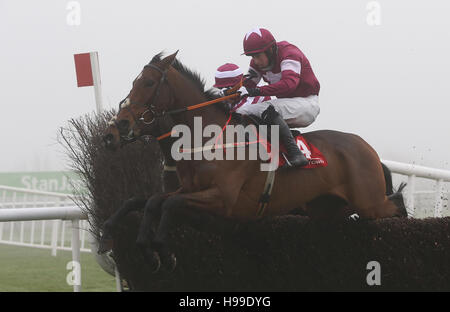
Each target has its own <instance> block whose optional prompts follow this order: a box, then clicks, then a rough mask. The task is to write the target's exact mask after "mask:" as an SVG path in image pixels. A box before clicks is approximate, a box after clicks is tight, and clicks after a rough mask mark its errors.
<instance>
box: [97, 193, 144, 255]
mask: <svg viewBox="0 0 450 312" xmlns="http://www.w3.org/2000/svg"><path fill="white" fill-rule="evenodd" d="M146 201H147V200H146V199H142V198H134V197H133V198H130V199H127V200H126V201H125V202H124V203H123V205H122V207H120V208H119V209H118V210H117V211H116V212H114V213H113V214H112V215H111V216H110V217H109V218H108V219H107V220H106V221H105V222H104V223H103V228H102V230H103V233H102V236H101V238H100V242H99V248H98V253H99V254H102V253H105V252H107V251H108V250H111V248H112V243H113V234H114V232H115V230H116V228H117V225H118V224H119V223H120V221H121V220H122V219H123V218H124V217H125V216H126V215H128V214H129V213H130V212H133V211H138V210H141V209H143V208H144V205H145V202H146Z"/></svg>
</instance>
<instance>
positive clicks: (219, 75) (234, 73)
mask: <svg viewBox="0 0 450 312" xmlns="http://www.w3.org/2000/svg"><path fill="white" fill-rule="evenodd" d="M242 77H243V73H242V70H241V69H240V68H239V66H237V65H235V64H231V63H226V64H224V65H222V66H220V67H219V68H217V71H216V74H215V80H216V83H215V84H214V87H216V88H219V89H220V88H228V87H233V86H235V85H237V84H238V83H239V82H241V80H242Z"/></svg>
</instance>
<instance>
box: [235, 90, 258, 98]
mask: <svg viewBox="0 0 450 312" xmlns="http://www.w3.org/2000/svg"><path fill="white" fill-rule="evenodd" d="M238 92H240V93H241V98H243V97H246V96H258V95H260V94H261V89H259V88H246V87H241V88H240V89H239V90H238Z"/></svg>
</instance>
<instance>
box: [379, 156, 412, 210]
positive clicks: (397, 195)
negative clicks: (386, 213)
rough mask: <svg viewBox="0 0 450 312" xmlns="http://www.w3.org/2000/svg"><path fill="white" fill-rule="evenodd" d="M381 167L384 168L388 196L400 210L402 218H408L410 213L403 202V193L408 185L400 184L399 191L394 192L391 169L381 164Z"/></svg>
mask: <svg viewBox="0 0 450 312" xmlns="http://www.w3.org/2000/svg"><path fill="white" fill-rule="evenodd" d="M381 167H382V168H383V173H384V180H385V181H386V196H387V197H388V198H389V200H390V201H392V202H393V203H394V204H395V206H397V208H398V209H399V212H400V214H401V216H402V217H407V216H408V212H407V210H406V206H405V202H404V200H403V194H402V191H403V189H404V188H405V187H406V183H405V182H402V183H400V185H399V187H398V189H397V190H396V191H395V192H394V185H393V184H392V173H391V170H389V168H388V167H387V166H386V165H385V164H383V163H381Z"/></svg>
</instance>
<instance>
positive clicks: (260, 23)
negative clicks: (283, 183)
mask: <svg viewBox="0 0 450 312" xmlns="http://www.w3.org/2000/svg"><path fill="white" fill-rule="evenodd" d="M70 2H73V1H61V0H59V1H57V0H46V1H23V0H22V1H20V0H19V1H17V0H14V1H13V0H0V42H1V49H0V56H1V57H0V94H1V112H2V113H1V123H0V131H1V145H0V146H1V155H2V162H1V163H0V171H26V170H64V169H66V168H67V162H66V159H65V157H64V153H63V149H62V147H61V146H59V144H58V143H57V140H56V136H57V133H58V128H59V127H61V126H64V125H65V124H66V122H67V120H68V119H70V118H77V117H79V116H81V115H84V114H86V113H94V112H95V100H94V91H93V89H92V87H84V88H78V87H77V84H76V76H75V66H74V59H73V54H76V53H84V52H92V51H98V54H99V62H100V72H101V80H102V91H103V105H104V108H105V109H108V110H109V109H111V108H117V107H118V104H119V101H120V100H122V99H123V98H124V97H125V96H126V95H127V94H128V92H129V90H130V88H131V83H132V81H133V80H134V78H135V77H136V76H137V75H138V74H139V73H140V71H141V70H142V67H143V66H144V65H145V64H147V63H148V62H149V61H150V60H151V58H152V57H153V56H154V55H155V54H157V53H159V52H161V51H164V52H165V53H166V54H169V53H173V52H175V51H176V50H180V51H179V53H178V58H179V59H180V60H181V61H182V62H183V63H184V64H185V65H186V66H187V67H189V68H191V69H194V70H195V71H197V72H198V73H200V74H201V76H202V77H203V78H204V79H205V81H206V85H207V87H208V88H209V87H212V85H213V83H214V73H215V71H216V68H217V67H218V66H220V65H222V64H224V63H226V62H232V63H235V64H237V65H239V66H241V67H242V68H243V70H244V71H246V70H247V68H248V64H249V61H250V58H249V57H247V56H245V55H241V54H242V52H243V51H242V40H243V37H244V35H245V34H246V33H247V32H248V31H249V30H250V29H252V28H254V27H264V28H267V29H269V30H270V31H271V32H272V34H273V35H274V36H275V38H276V39H277V41H282V40H286V41H289V42H291V43H293V44H295V45H297V46H298V47H299V48H300V49H301V50H302V51H303V52H304V53H305V55H306V56H307V57H308V59H309V61H310V62H311V65H312V68H313V70H314V72H315V74H316V76H317V78H318V79H319V81H320V84H321V91H320V95H319V97H320V107H321V113H320V115H319V116H318V118H317V120H316V121H315V122H314V123H313V124H312V125H311V126H310V127H308V128H305V129H304V131H313V130H319V129H333V130H340V131H345V132H352V133H355V134H358V135H360V136H361V137H362V138H364V139H365V140H366V141H367V142H368V143H369V144H371V145H372V146H373V147H374V148H375V150H376V151H377V152H378V154H379V155H380V157H381V158H383V159H389V160H395V161H400V162H407V163H415V164H418V165H424V166H431V167H436V168H443V169H450V164H449V159H450V148H449V147H450V144H449V141H448V136H449V134H450V122H449V121H450V114H449V111H450V108H449V106H450V94H449V92H448V90H449V87H448V85H449V84H450V78H449V77H450V58H449V55H450V19H449V18H448V14H449V12H450V2H448V1H445V0H431V1H423V0H421V1H418V0H408V1H406V0H397V1H387V0H379V1H361V0H359V1H358V0H346V1H332V0H319V1H314V2H312V1H283V0H281V1H280V0H279V1H266V0H263V1H262V0H259V1H234V0H231V1H226V2H224V1H195V0H191V1H181V0H174V1H165V2H162V1H158V2H157V1H137V0H134V1H114V2H113V1H105V0H95V1H92V0H91V1H87V0H79V1H75V2H76V3H77V4H78V5H79V8H80V11H79V13H80V15H79V17H80V18H79V25H77V24H75V25H72V24H73V23H71V22H70V17H69V16H68V15H70V14H71V13H72V12H73V9H70V8H69V9H68V7H70V6H68V5H69V3H70ZM374 4H375V7H374V6H373V5H374ZM374 8H375V9H374ZM374 10H376V11H377V12H376V13H377V19H375V22H374V21H373V20H371V15H372V14H374Z"/></svg>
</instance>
